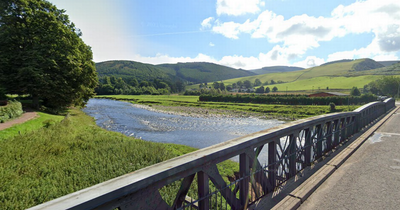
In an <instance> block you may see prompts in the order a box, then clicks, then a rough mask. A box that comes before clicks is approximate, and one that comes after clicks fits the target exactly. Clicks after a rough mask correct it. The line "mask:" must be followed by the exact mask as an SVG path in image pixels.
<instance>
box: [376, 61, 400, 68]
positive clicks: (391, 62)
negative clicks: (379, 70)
mask: <svg viewBox="0 0 400 210" xmlns="http://www.w3.org/2000/svg"><path fill="white" fill-rule="evenodd" d="M399 62H400V61H378V63H380V64H382V65H384V66H385V67H386V66H391V65H393V64H396V63H399Z"/></svg>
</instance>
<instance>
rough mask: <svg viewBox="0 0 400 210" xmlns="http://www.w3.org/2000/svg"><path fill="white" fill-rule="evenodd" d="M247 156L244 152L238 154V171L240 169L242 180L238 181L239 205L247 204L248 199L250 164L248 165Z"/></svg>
mask: <svg viewBox="0 0 400 210" xmlns="http://www.w3.org/2000/svg"><path fill="white" fill-rule="evenodd" d="M249 162H250V161H249V157H248V156H247V154H246V153H242V154H240V156H239V171H240V178H242V180H241V181H240V183H239V189H240V193H239V199H240V205H241V206H247V203H248V200H249V198H248V197H249V180H250V177H249V174H250V170H249V168H250V166H249Z"/></svg>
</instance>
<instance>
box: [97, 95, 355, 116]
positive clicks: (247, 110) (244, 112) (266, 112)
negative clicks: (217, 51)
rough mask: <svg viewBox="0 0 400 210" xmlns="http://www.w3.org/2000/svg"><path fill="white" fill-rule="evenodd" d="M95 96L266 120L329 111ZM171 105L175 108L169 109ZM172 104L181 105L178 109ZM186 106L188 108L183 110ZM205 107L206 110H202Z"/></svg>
mask: <svg viewBox="0 0 400 210" xmlns="http://www.w3.org/2000/svg"><path fill="white" fill-rule="evenodd" d="M97 98H108V99H115V100H125V101H129V102H132V103H135V104H144V105H149V106H152V107H153V108H155V109H160V110H165V111H170V110H174V111H175V112H190V113H200V114H202V115H204V114H203V113H205V112H206V113H207V114H223V115H235V116H256V117H262V118H268V119H281V120H295V119H300V118H307V117H312V116H316V115H321V114H327V113H330V108H329V106H317V105H310V106H306V105H301V106H300V105H298V106H292V105H276V104H252V103H227V102H200V101H198V99H199V97H198V96H182V95H173V96H171V98H169V97H167V96H162V97H160V96H152V95H140V96H136V95H132V96H126V95H109V96H97ZM172 107H175V108H173V109H172ZM176 107H182V108H181V109H179V108H176ZM187 107H190V109H187ZM357 107H358V106H353V105H350V106H336V111H337V112H346V111H352V110H354V109H356V108H357ZM205 110H206V111H205Z"/></svg>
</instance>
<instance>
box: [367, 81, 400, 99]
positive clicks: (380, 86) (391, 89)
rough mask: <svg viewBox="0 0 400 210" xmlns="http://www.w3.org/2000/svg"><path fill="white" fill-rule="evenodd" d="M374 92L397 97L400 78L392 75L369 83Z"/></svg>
mask: <svg viewBox="0 0 400 210" xmlns="http://www.w3.org/2000/svg"><path fill="white" fill-rule="evenodd" d="M369 86H370V90H371V92H372V93H374V94H382V95H387V96H391V97H399V90H400V78H399V77H394V76H386V77H382V78H380V79H378V80H376V81H374V82H371V83H370V84H369Z"/></svg>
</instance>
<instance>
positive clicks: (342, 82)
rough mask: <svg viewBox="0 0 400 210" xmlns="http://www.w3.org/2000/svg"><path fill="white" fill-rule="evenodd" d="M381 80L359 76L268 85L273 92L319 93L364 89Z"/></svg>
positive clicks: (375, 77)
mask: <svg viewBox="0 0 400 210" xmlns="http://www.w3.org/2000/svg"><path fill="white" fill-rule="evenodd" d="M379 78H381V76H372V75H368V76H359V77H315V78H311V79H306V80H298V81H295V82H290V83H283V84H275V85H268V86H264V87H269V88H270V89H271V90H272V88H273V87H274V86H276V87H277V88H278V91H281V92H284V91H286V87H287V90H288V91H299V90H314V92H315V91H318V90H321V91H329V90H326V88H327V87H329V89H342V90H349V89H351V88H353V87H357V88H359V89H360V88H363V87H364V85H366V84H368V83H370V82H372V81H375V80H377V79H379Z"/></svg>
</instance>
